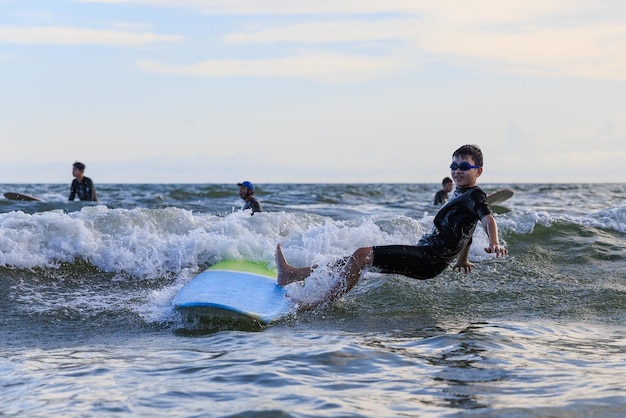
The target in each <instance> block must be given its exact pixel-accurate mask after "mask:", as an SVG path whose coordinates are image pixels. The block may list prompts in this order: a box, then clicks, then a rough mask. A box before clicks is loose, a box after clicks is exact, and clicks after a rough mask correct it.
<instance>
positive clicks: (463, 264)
mask: <svg viewBox="0 0 626 418" xmlns="http://www.w3.org/2000/svg"><path fill="white" fill-rule="evenodd" d="M452 268H453V269H454V270H456V271H458V272H459V273H460V272H461V269H463V271H464V272H465V273H469V272H471V271H472V269H473V268H474V264H472V263H470V262H469V261H457V263H456V264H455V265H454V267H452Z"/></svg>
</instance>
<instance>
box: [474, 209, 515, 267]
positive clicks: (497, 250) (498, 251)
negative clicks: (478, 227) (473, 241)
mask: <svg viewBox="0 0 626 418" xmlns="http://www.w3.org/2000/svg"><path fill="white" fill-rule="evenodd" d="M480 221H481V222H482V224H483V227H484V228H485V231H487V236H488V237H489V246H488V247H485V252H487V253H493V254H495V255H496V257H499V256H502V257H504V256H506V255H508V254H509V251H508V250H507V249H506V248H504V247H502V246H501V245H500V241H499V239H498V225H497V224H496V220H495V218H494V217H493V215H491V214H489V215H485V216H483V217H482V219H481V220H480Z"/></svg>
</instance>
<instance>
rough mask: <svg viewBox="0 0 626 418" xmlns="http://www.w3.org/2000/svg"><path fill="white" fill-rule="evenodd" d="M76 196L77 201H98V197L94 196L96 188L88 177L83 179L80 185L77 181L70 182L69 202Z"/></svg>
mask: <svg viewBox="0 0 626 418" xmlns="http://www.w3.org/2000/svg"><path fill="white" fill-rule="evenodd" d="M76 196H78V199H79V200H90V201H93V202H97V201H98V197H97V196H96V187H95V186H94V185H93V181H91V179H90V178H89V177H83V181H81V182H80V183H79V182H78V180H77V179H74V180H73V181H72V187H71V189H70V198H69V200H74V198H75V197H76Z"/></svg>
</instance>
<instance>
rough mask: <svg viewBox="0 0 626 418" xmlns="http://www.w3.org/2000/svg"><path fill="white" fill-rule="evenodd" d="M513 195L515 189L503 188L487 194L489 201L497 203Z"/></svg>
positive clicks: (493, 203)
mask: <svg viewBox="0 0 626 418" xmlns="http://www.w3.org/2000/svg"><path fill="white" fill-rule="evenodd" d="M512 196H513V190H510V189H502V190H498V191H496V192H493V193H491V194H489V195H487V203H489V204H490V205H495V204H497V203H501V202H504V201H505V200H507V199H509V198H511V197H512Z"/></svg>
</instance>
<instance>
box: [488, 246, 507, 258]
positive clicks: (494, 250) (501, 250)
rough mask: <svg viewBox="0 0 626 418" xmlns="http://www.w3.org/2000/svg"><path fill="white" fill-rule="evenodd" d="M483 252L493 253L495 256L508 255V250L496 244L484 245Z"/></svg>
mask: <svg viewBox="0 0 626 418" xmlns="http://www.w3.org/2000/svg"><path fill="white" fill-rule="evenodd" d="M485 252H486V253H489V254H495V255H496V257H504V256H506V255H509V250H507V249H506V248H504V247H501V246H500V245H498V244H496V245H489V247H485Z"/></svg>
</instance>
